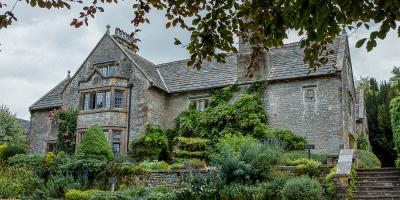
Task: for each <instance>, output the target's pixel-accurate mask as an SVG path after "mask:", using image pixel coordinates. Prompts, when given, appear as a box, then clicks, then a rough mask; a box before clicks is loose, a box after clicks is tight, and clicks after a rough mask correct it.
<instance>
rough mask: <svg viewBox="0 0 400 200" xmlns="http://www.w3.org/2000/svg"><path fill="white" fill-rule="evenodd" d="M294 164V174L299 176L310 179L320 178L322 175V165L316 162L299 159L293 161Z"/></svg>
mask: <svg viewBox="0 0 400 200" xmlns="http://www.w3.org/2000/svg"><path fill="white" fill-rule="evenodd" d="M293 164H294V165H295V166H296V168H295V170H294V173H295V174H296V175H297V176H301V175H308V176H309V177H314V178H318V177H319V175H320V174H321V171H320V166H321V163H320V162H317V161H315V160H308V159H299V160H295V161H293Z"/></svg>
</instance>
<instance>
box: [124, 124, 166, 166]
mask: <svg viewBox="0 0 400 200" xmlns="http://www.w3.org/2000/svg"><path fill="white" fill-rule="evenodd" d="M130 145H131V149H132V152H130V155H131V156H132V157H133V158H135V159H136V160H139V161H140V160H144V159H150V160H157V159H159V158H160V155H161V152H162V151H167V149H168V137H167V135H166V133H165V130H164V129H163V128H162V127H161V126H160V125H151V124H149V125H147V126H146V129H145V132H144V134H143V135H140V136H138V137H136V138H135V139H134V140H133V141H132V142H131V144H130ZM160 160H161V159H160Z"/></svg>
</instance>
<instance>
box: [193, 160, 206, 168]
mask: <svg viewBox="0 0 400 200" xmlns="http://www.w3.org/2000/svg"><path fill="white" fill-rule="evenodd" d="M189 165H190V167H192V168H193V169H204V168H206V167H207V165H206V162H205V161H204V160H200V159H197V158H193V159H190V160H189Z"/></svg>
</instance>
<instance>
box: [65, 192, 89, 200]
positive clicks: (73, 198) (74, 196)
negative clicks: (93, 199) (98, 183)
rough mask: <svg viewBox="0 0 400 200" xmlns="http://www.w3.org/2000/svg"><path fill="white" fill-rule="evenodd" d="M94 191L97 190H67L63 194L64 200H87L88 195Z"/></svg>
mask: <svg viewBox="0 0 400 200" xmlns="http://www.w3.org/2000/svg"><path fill="white" fill-rule="evenodd" d="M96 191H97V190H94V189H90V190H85V191H81V190H75V189H72V190H68V191H67V192H66V193H65V199H66V200H89V198H90V195H91V194H92V193H94V192H96Z"/></svg>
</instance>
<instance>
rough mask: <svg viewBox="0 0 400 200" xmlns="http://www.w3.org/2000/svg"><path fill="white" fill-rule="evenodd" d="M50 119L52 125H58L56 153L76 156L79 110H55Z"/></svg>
mask: <svg viewBox="0 0 400 200" xmlns="http://www.w3.org/2000/svg"><path fill="white" fill-rule="evenodd" d="M50 118H51V122H52V125H53V124H58V132H57V142H56V151H57V152H59V151H64V152H66V153H68V154H70V155H72V154H74V153H75V140H76V127H77V120H78V110H77V109H75V108H67V109H60V110H55V111H53V112H50Z"/></svg>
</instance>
